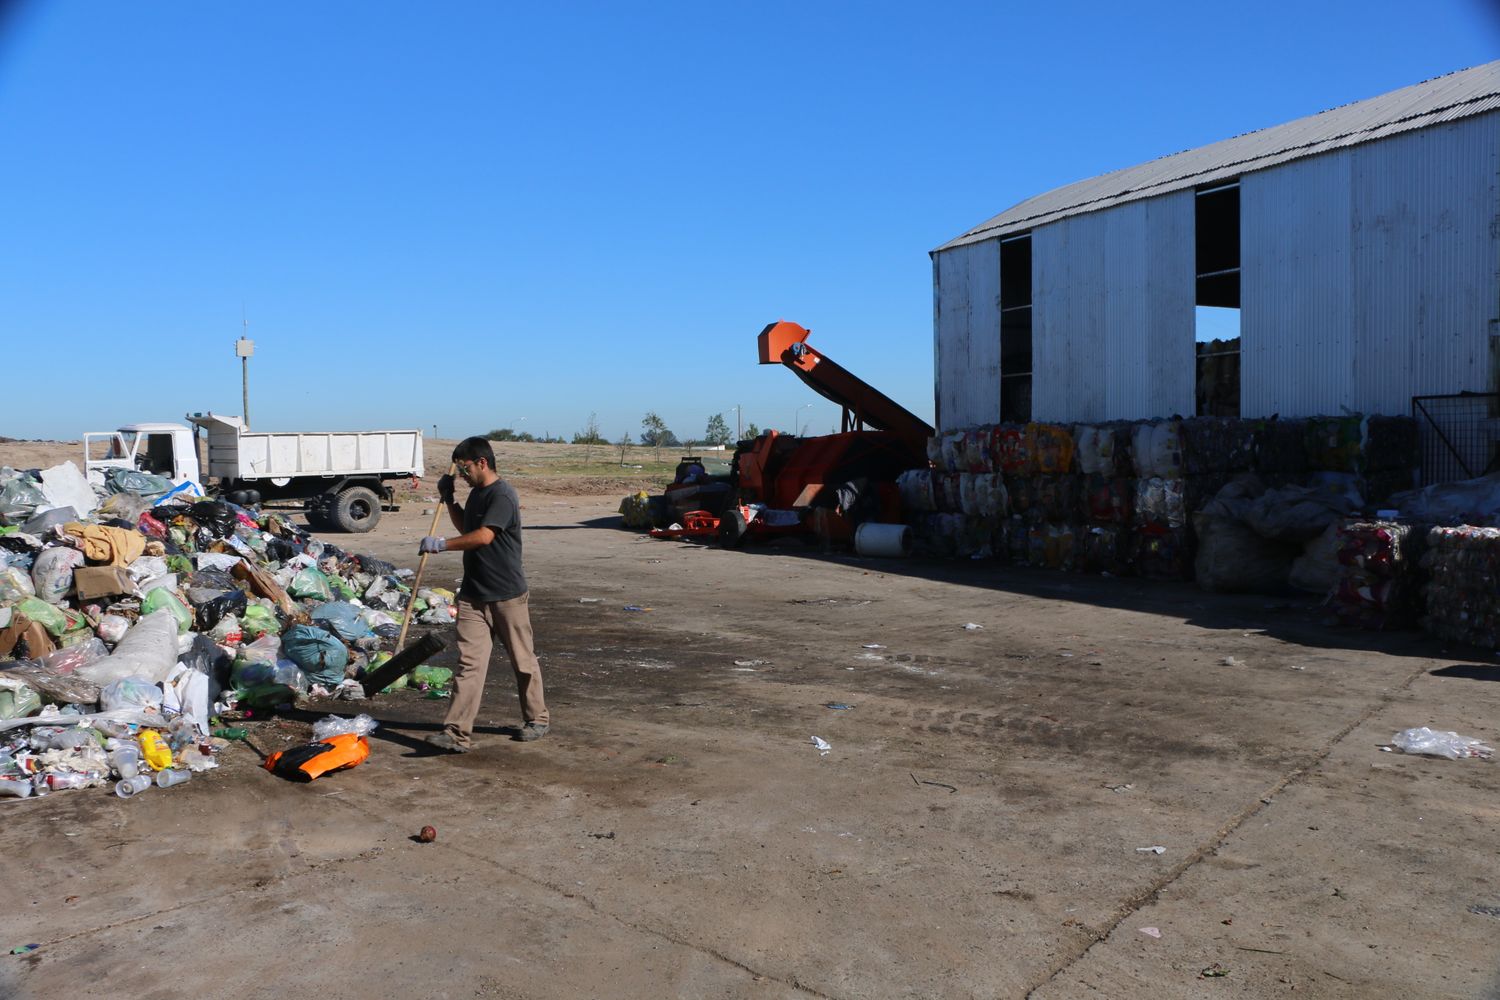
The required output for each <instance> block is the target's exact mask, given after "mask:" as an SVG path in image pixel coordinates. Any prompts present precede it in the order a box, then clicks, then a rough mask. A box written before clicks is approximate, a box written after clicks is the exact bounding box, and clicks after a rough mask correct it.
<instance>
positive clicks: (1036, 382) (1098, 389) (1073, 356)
mask: <svg viewBox="0 0 1500 1000" xmlns="http://www.w3.org/2000/svg"><path fill="white" fill-rule="evenodd" d="M1031 246H1032V251H1031V252H1032V285H1033V289H1032V323H1033V327H1032V344H1033V347H1032V350H1033V355H1034V356H1033V368H1032V370H1033V372H1034V374H1033V376H1032V401H1033V403H1032V416H1033V418H1034V419H1036V420H1048V421H1074V420H1077V421H1099V420H1135V419H1140V418H1145V417H1154V416H1162V415H1165V414H1171V413H1184V414H1190V413H1192V411H1193V406H1194V396H1193V384H1194V377H1195V375H1194V360H1193V359H1194V353H1193V352H1194V349H1193V327H1194V313H1193V295H1194V281H1193V276H1194V267H1193V264H1194V244H1193V193H1192V192H1191V191H1179V192H1175V193H1173V194H1169V195H1163V196H1162V197H1160V198H1149V199H1145V200H1143V201H1137V202H1131V203H1129V204H1126V205H1121V206H1119V207H1116V208H1111V209H1106V210H1104V211H1100V212H1092V213H1089V214H1087V215H1079V216H1074V217H1072V218H1068V219H1063V220H1062V221H1060V222H1055V223H1052V224H1051V225H1048V226H1042V227H1041V228H1039V229H1036V230H1033V231H1032V234H1031Z"/></svg>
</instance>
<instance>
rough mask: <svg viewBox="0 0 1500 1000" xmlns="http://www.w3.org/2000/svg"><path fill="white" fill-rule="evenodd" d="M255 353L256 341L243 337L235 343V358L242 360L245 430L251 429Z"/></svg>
mask: <svg viewBox="0 0 1500 1000" xmlns="http://www.w3.org/2000/svg"><path fill="white" fill-rule="evenodd" d="M245 325H246V326H247V327H248V326H249V325H250V324H249V323H246V324H245ZM254 353H255V341H253V340H250V339H249V338H247V337H241V338H240V339H239V340H236V341H235V342H234V356H235V357H237V358H239V359H240V403H241V405H242V406H243V407H244V409H243V415H242V416H241V417H240V420H241V421H243V422H244V425H245V430H249V429H250V357H251V355H253V354H254Z"/></svg>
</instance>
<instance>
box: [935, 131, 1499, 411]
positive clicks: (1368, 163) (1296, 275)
mask: <svg viewBox="0 0 1500 1000" xmlns="http://www.w3.org/2000/svg"><path fill="white" fill-rule="evenodd" d="M1240 211H1241V276H1240V285H1241V295H1242V310H1241V317H1240V328H1241V338H1242V339H1241V351H1242V362H1241V363H1242V370H1241V412H1242V414H1243V415H1244V416H1247V417H1260V416H1269V415H1270V414H1272V413H1280V414H1282V415H1283V416H1288V417H1292V416H1311V415H1316V414H1330V413H1339V412H1341V411H1342V410H1345V409H1348V410H1358V411H1362V412H1366V413H1407V412H1409V411H1410V407H1411V397H1412V396H1413V395H1418V394H1426V393H1450V392H1459V391H1462V390H1466V389H1467V390H1475V391H1494V390H1496V389H1500V385H1497V384H1496V381H1495V375H1494V366H1495V361H1493V360H1492V358H1491V347H1490V344H1491V339H1492V337H1500V112H1490V113H1487V114H1484V115H1479V116H1474V117H1472V118H1466V119H1461V120H1459V121H1457V122H1452V123H1448V124H1445V125H1442V126H1437V127H1432V128H1427V129H1421V130H1418V131H1414V132H1408V133H1403V134H1400V135H1396V136H1392V137H1389V138H1385V139H1381V140H1378V141H1375V142H1371V143H1368V144H1366V145H1362V146H1355V147H1351V148H1346V149H1341V150H1338V151H1336V152H1332V153H1327V154H1323V155H1319V156H1314V157H1309V158H1307V159H1303V160H1296V161H1293V162H1290V163H1287V164H1283V165H1280V166H1277V167H1273V168H1270V169H1267V170H1263V171H1259V172H1256V173H1251V174H1247V175H1245V176H1244V177H1242V178H1241V181H1240ZM1031 248H1032V249H1031V252H1032V293H1033V294H1032V324H1033V326H1032V342H1033V359H1032V361H1033V376H1032V400H1033V405H1032V416H1033V418H1034V419H1036V420H1045V421H1059V422H1067V421H1099V420H1114V419H1126V420H1129V419H1143V418H1148V417H1157V416H1166V415H1170V414H1173V413H1181V414H1184V415H1188V414H1191V413H1193V411H1194V408H1195V399H1194V380H1195V364H1194V348H1193V340H1194V322H1195V319H1194V309H1193V307H1194V302H1195V284H1194V271H1195V268H1194V193H1193V192H1192V191H1178V192H1174V193H1172V194H1167V195H1163V196H1161V197H1157V198H1150V199H1144V200H1141V201H1137V202H1131V203H1127V204H1124V205H1120V206H1117V207H1115V208H1110V209H1105V210H1101V211H1098V212H1092V213H1087V214H1084V215H1077V216H1072V217H1069V218H1066V219H1063V220H1060V221H1058V222H1055V223H1052V224H1050V225H1046V226H1041V227H1039V228H1037V229H1034V230H1032V234H1031ZM933 293H934V294H933V298H934V331H935V338H934V347H935V351H936V358H935V362H936V363H935V366H934V367H935V370H936V372H937V386H936V395H937V419H938V425H939V427H940V428H947V429H952V428H958V427H965V426H972V425H975V424H983V423H992V422H995V421H996V420H998V414H999V408H1000V399H999V396H1000V380H999V375H1000V371H999V339H1000V337H999V330H1000V319H999V308H1000V305H1001V303H1000V301H999V243H998V241H997V240H988V241H986V242H983V243H976V244H970V245H967V246H962V247H956V248H954V249H951V250H944V251H941V252H939V253H936V254H935V255H934V258H933Z"/></svg>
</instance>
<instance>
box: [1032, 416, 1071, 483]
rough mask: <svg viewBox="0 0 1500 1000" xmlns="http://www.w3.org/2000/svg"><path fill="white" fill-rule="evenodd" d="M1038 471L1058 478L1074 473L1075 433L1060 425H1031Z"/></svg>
mask: <svg viewBox="0 0 1500 1000" xmlns="http://www.w3.org/2000/svg"><path fill="white" fill-rule="evenodd" d="M1030 433H1031V439H1032V443H1033V444H1032V446H1033V449H1034V452H1033V454H1034V455H1035V460H1036V471H1037V472H1040V473H1041V474H1043V475H1052V476H1058V475H1063V474H1065V473H1069V472H1072V471H1073V432H1072V431H1071V430H1070V429H1069V428H1067V427H1064V426H1062V425H1060V424H1040V423H1038V424H1031V425H1030Z"/></svg>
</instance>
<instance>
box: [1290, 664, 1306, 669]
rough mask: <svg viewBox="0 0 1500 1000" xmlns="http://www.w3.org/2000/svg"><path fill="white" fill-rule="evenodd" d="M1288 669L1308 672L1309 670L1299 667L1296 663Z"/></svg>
mask: <svg viewBox="0 0 1500 1000" xmlns="http://www.w3.org/2000/svg"><path fill="white" fill-rule="evenodd" d="M1287 669H1288V670H1306V669H1307V668H1306V667H1299V666H1297V664H1295V663H1294V664H1292V665H1291V666H1290V667H1287Z"/></svg>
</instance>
